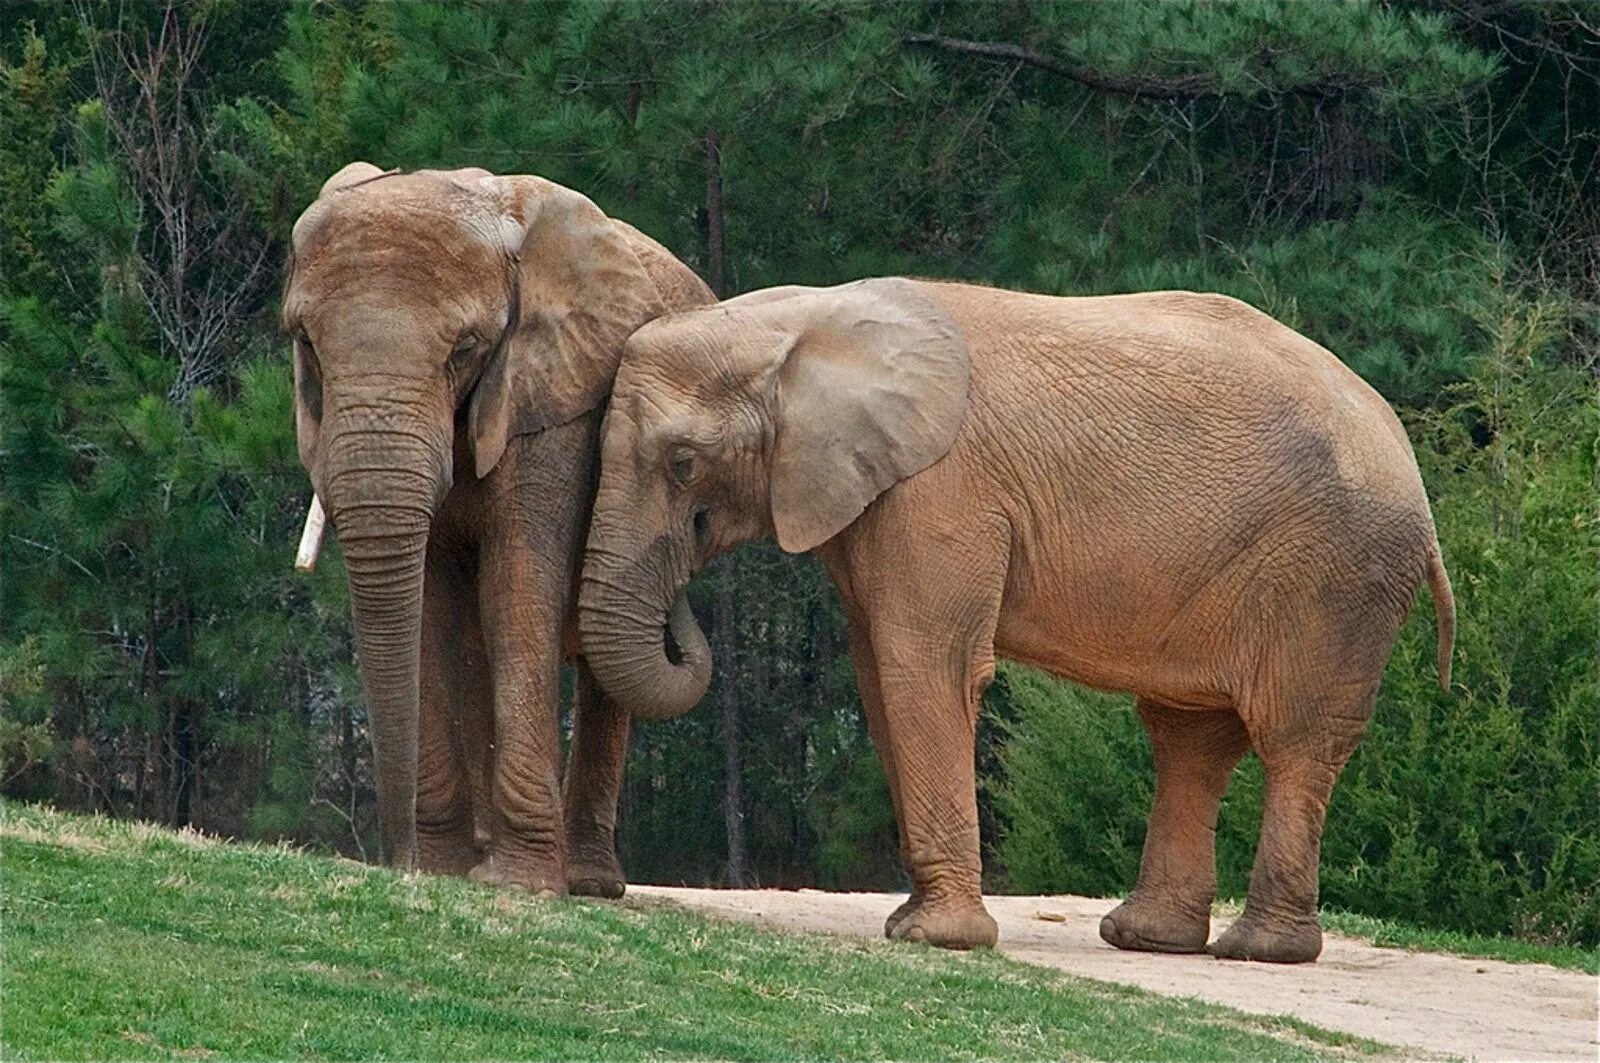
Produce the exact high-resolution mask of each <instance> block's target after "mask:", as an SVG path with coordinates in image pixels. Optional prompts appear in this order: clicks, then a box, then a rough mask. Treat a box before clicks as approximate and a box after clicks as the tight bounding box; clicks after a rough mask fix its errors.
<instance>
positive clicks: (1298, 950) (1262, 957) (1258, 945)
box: [1206, 907, 1322, 963]
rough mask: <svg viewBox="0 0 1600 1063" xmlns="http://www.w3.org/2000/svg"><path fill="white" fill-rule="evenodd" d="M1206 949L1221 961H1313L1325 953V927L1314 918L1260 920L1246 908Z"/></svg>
mask: <svg viewBox="0 0 1600 1063" xmlns="http://www.w3.org/2000/svg"><path fill="white" fill-rule="evenodd" d="M1206 951H1207V952H1209V953H1210V954H1211V955H1213V956H1215V957H1217V958H1218V959H1219V960H1259V961H1261V962H1263V963H1310V962H1311V961H1312V960H1314V959H1316V958H1317V956H1318V955H1320V954H1321V952H1322V927H1320V926H1318V925H1317V920H1316V918H1315V917H1312V918H1310V919H1305V920H1297V921H1288V920H1272V919H1258V918H1256V917H1254V916H1252V915H1251V914H1250V910H1249V908H1248V907H1246V909H1245V913H1244V915H1243V916H1241V917H1240V919H1239V921H1238V922H1237V923H1234V924H1233V925H1232V926H1231V927H1229V928H1228V929H1227V931H1225V932H1224V933H1223V934H1222V936H1221V937H1219V938H1217V940H1215V941H1213V942H1212V943H1211V944H1210V945H1208V946H1207V947H1206Z"/></svg>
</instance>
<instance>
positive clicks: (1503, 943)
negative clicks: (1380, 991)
mask: <svg viewBox="0 0 1600 1063" xmlns="http://www.w3.org/2000/svg"><path fill="white" fill-rule="evenodd" d="M1322 926H1323V928H1324V929H1327V930H1332V931H1335V932H1336V933H1340V934H1344V935H1345V936H1346V937H1353V938H1362V939H1364V940H1367V941H1370V942H1372V943H1373V944H1374V945H1376V946H1378V947H1379V948H1385V949H1406V950H1408V951H1413V952H1445V953H1449V954H1450V955H1452V956H1469V957H1473V958H1475V959H1484V960H1503V961H1505V962H1506V963H1547V964H1549V965H1550V966H1552V967H1565V968H1567V969H1568V970H1572V971H1587V972H1589V973H1590V974H1600V951H1597V950H1595V949H1585V948H1579V947H1578V946H1577V945H1543V944H1540V943H1538V942H1533V941H1519V940H1518V939H1516V938H1508V937H1494V936H1489V935H1484V934H1463V933H1459V932H1457V931H1454V930H1435V929H1433V928H1431V927H1425V926H1411V925H1409V924H1406V923H1397V922H1395V921H1394V920H1392V919H1379V918H1377V917H1376V916H1371V915H1360V914H1357V913H1355V912H1341V911H1335V910H1333V909H1328V908H1325V909H1323V911H1322Z"/></svg>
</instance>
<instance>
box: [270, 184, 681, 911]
mask: <svg viewBox="0 0 1600 1063" xmlns="http://www.w3.org/2000/svg"><path fill="white" fill-rule="evenodd" d="M710 298H711V293H710V292H709V290H708V289H707V288H706V287H705V285H704V284H703V283H701V281H700V280H699V278H697V277H695V276H694V274H693V273H692V272H691V271H690V270H688V269H687V268H686V267H684V266H683V265H682V264H681V263H679V262H678V261H677V260H675V259H674V258H672V256H671V255H670V254H668V253H667V252H666V251H665V250H664V249H663V248H661V247H660V246H659V245H658V244H656V243H655V242H654V241H652V240H650V239H648V238H647V237H645V236H643V235H642V234H640V233H639V232H637V231H636V230H634V229H633V228H632V227H630V226H628V225H626V224H625V223H622V222H618V221H614V220H612V219H610V218H607V217H606V216H605V215H604V214H603V213H601V212H600V211H599V210H598V209H597V208H596V207H595V206H594V205H593V204H592V203H590V202H589V201H588V200H587V199H584V198H583V197H582V196H580V195H578V194H577V193H575V192H572V191H570V190H569V189H565V188H562V187H561V186H559V185H555V184H552V183H550V182H548V181H545V180H543V179H541V178H538V177H521V176H507V177H499V176H494V175H491V174H489V173H487V172H486V171H483V170H455V171H449V172H443V171H422V172H419V173H415V174H400V173H390V174H385V173H382V172H381V171H379V170H378V169H377V168H376V167H374V166H371V165H369V164H367V163H352V164H351V165H349V166H346V167H345V168H344V169H342V170H340V171H339V173H337V174H335V175H334V176H333V177H332V178H331V179H330V180H329V181H328V182H327V184H326V185H324V186H323V189H322V191H321V193H320V195H319V196H318V198H317V200H316V202H314V203H313V204H312V205H311V206H310V207H308V208H307V209H306V211H305V213H304V214H303V215H302V216H301V217H300V219H299V221H298V222H297V223H296V225H295V230H294V250H293V260H292V263H291V267H290V275H289V282H288V286H287V288H286V291H285V297H284V325H285V328H286V329H287V330H288V332H289V333H290V334H291V335H292V336H293V337H294V339H295V386H296V400H295V419H296V428H297V431H298V436H299V446H300V456H301V459H302V461H303V462H304V464H305V467H306V470H307V471H308V472H309V473H310V475H311V482H312V484H313V486H314V487H315V488H316V491H317V495H318V497H320V498H321V499H322V500H323V503H324V505H325V507H326V509H327V511H328V514H329V517H330V518H331V520H332V522H333V525H334V527H335V528H336V530H337V534H338V537H339V540H340V543H341V545H342V547H343V550H344V557H345V565H346V568H347V570H348V574H349V582H350V599H351V604H352V609H353V612H354V619H355V627H356V640H357V646H358V649H359V655H360V667H361V676H362V682H363V685H364V687H365V690H366V694H367V700H368V705H369V708H370V727H371V732H372V744H373V752H374V763H375V776H376V783H377V790H378V805H379V816H380V822H381V834H382V853H383V858H384V860H385V861H387V862H388V863H391V864H393V865H396V866H399V867H421V868H422V869H424V870H428V871H435V872H442V873H455V874H462V873H470V874H471V876H472V877H473V878H475V879H478V880H480V881H486V882H492V883H499V884H507V885H515V886H520V887H523V888H527V889H530V890H535V891H541V892H543V891H548V892H553V893H560V892H565V891H566V890H567V889H568V888H569V887H570V888H571V890H572V891H573V892H578V893H593V894H601V895H607V896H618V895H620V894H621V892H622V889H623V877H622V873H621V869H620V867H619V866H618V863H617V858H616V854H615V849H614V845H613V838H612V833H613V826H614V823H615V818H616V802H617V795H618V792H619V789H620V785H621V776H622V763H623V755H624V752H625V747H626V743H627V733H628V717H627V714H626V713H624V712H622V711H620V710H619V709H618V708H617V707H616V706H615V704H614V703H612V702H611V701H609V700H608V699H605V698H603V697H601V696H600V694H599V691H598V689H597V687H596V686H595V684H594V682H593V679H592V677H591V676H590V675H589V673H588V671H587V668H586V666H584V665H582V663H581V662H580V667H579V677H578V703H577V707H576V712H575V725H574V726H575V732H576V733H575V736H574V741H573V748H572V754H571V760H570V763H569V765H568V772H567V778H566V782H565V786H563V784H562V780H561V778H560V775H559V769H560V765H559V752H560V738H559V734H558V731H557V728H558V710H559V673H560V666H561V663H562V660H563V658H564V657H566V658H571V657H572V656H573V654H574V651H575V648H576V644H577V640H576V631H575V624H574V617H573V605H574V602H573V598H574V593H575V583H576V576H577V566H578V560H579V553H580V550H581V548H582V545H583V542H584V536H585V534H586V531H587V524H588V517H589V506H590V502H591V500H592V497H593V491H594V484H595V477H596V467H595V466H596V457H597V454H596V449H597V437H598V431H599V422H600V412H599V407H600V406H601V404H602V403H603V402H604V400H605V398H606V396H607V394H608V392H609V390H610V385H611V380H612V377H613V375H614V373H615V370H616V365H617V361H618V358H619V356H620V352H621V348H622V343H623V341H624V340H625V339H626V337H627V336H628V334H629V333H631V332H632V331H633V330H634V329H635V328H637V327H638V326H639V325H640V324H642V323H644V322H645V321H648V320H650V319H651V318H653V317H655V316H657V315H658V314H660V313H662V312H665V311H667V310H673V309H683V308H687V307H690V306H694V305H698V304H701V303H704V302H707V301H709V300H710ZM563 792H564V797H563ZM563 803H564V807H563Z"/></svg>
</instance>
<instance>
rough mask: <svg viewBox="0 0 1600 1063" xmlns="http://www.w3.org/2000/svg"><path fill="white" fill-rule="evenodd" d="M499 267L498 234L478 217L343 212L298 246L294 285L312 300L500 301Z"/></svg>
mask: <svg viewBox="0 0 1600 1063" xmlns="http://www.w3.org/2000/svg"><path fill="white" fill-rule="evenodd" d="M504 263H505V256H504V254H503V253H502V251H501V241H500V236H499V233H498V232H497V231H496V230H495V229H494V228H493V223H492V222H487V221H485V220H483V219H480V218H476V217H473V216H470V215H464V214H463V213H461V212H458V211H439V210H433V209H429V208H409V209H408V208H402V207H395V206H387V207H386V208H382V209H370V208H369V209H361V210H355V211H341V212H339V213H338V214H336V215H334V216H332V217H329V218H327V219H325V220H324V221H322V222H321V223H320V224H318V225H317V226H316V228H315V229H314V230H313V231H312V232H311V234H310V235H308V236H307V237H306V238H305V239H304V240H303V241H302V242H300V244H299V245H298V246H297V247H296V249H295V266H294V280H293V287H294V288H295V289H297V290H298V293H299V294H301V295H304V296H307V297H310V298H329V297H333V296H335V295H336V294H338V295H342V296H348V295H349V294H350V293H351V292H352V291H371V290H376V289H383V290H388V291H390V292H392V293H395V294H400V293H403V292H407V291H409V292H411V293H413V295H414V297H416V298H418V299H421V300H436V299H439V298H445V299H450V298H457V299H459V298H463V297H468V296H470V295H472V294H473V293H484V294H487V293H488V292H492V293H493V295H494V297H495V298H497V299H499V298H502V297H503V292H502V291H501V290H500V289H501V288H502V287H503V285H502V284H500V283H496V281H497V280H499V281H503V280H504V274H505V266H504Z"/></svg>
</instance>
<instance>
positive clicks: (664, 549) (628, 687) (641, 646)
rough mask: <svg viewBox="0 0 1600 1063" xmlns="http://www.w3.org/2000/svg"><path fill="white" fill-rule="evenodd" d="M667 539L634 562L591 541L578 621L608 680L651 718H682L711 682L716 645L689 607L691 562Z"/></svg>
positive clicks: (593, 663) (608, 686)
mask: <svg viewBox="0 0 1600 1063" xmlns="http://www.w3.org/2000/svg"><path fill="white" fill-rule="evenodd" d="M683 554H684V552H683V551H682V550H681V549H677V548H675V545H674V544H673V542H672V541H671V540H669V539H667V538H665V537H662V538H659V539H657V540H656V541H655V542H654V543H652V544H651V546H650V548H649V549H648V550H646V551H644V552H643V553H642V554H640V555H639V556H638V557H637V559H635V560H632V561H625V560H611V558H613V557H615V556H616V555H612V554H610V553H609V552H607V551H603V550H596V549H595V548H594V546H593V544H591V547H590V555H589V563H588V564H587V565H586V566H585V569H584V575H583V587H582V590H581V592H580V593H579V596H578V622H579V628H580V630H581V632H582V635H583V652H584V656H585V657H586V658H587V659H588V662H589V667H590V668H591V669H592V670H593V671H594V675H595V678H596V679H597V680H599V682H600V685H601V686H602V687H604V688H605V691H606V693H608V694H610V695H611V696H612V697H613V698H615V699H616V700H617V701H618V702H620V703H621V704H622V705H624V706H626V707H627V709H628V711H629V712H631V713H633V714H634V715H636V716H642V717H644V718H646V719H651V720H664V719H671V718H672V717H674V716H682V715H683V714H684V713H686V712H688V711H689V710H690V709H692V708H694V706H695V704H696V703H697V702H698V701H699V700H700V699H701V698H702V697H704V696H705V693H706V689H707V688H708V687H709V686H710V685H711V647H710V646H709V645H707V644H706V637H705V634H704V633H703V632H702V631H701V630H700V625H699V624H698V623H696V622H695V618H694V614H693V613H692V612H690V610H689V597H688V591H687V587H688V582H689V577H690V575H691V574H692V573H691V567H690V564H689V561H688V559H687V557H685V556H683Z"/></svg>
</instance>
